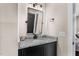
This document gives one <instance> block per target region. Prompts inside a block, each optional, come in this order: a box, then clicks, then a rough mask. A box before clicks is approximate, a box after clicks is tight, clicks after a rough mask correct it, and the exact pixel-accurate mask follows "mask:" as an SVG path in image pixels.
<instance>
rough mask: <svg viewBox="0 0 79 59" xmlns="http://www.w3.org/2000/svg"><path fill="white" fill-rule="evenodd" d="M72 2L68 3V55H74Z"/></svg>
mask: <svg viewBox="0 0 79 59" xmlns="http://www.w3.org/2000/svg"><path fill="white" fill-rule="evenodd" d="M73 8H74V6H73V3H70V4H68V55H69V56H75V49H74V48H75V45H73V44H72V43H73V42H74V13H73V12H74V11H73Z"/></svg>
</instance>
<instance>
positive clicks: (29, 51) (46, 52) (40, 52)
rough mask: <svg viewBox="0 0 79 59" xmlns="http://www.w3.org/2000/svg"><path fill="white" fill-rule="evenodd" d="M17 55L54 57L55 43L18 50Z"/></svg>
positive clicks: (55, 52) (55, 51) (55, 53)
mask: <svg viewBox="0 0 79 59" xmlns="http://www.w3.org/2000/svg"><path fill="white" fill-rule="evenodd" d="M18 55H19V56H56V55H57V42H52V43H47V44H42V45H38V46H33V47H29V48H23V49H19V50H18Z"/></svg>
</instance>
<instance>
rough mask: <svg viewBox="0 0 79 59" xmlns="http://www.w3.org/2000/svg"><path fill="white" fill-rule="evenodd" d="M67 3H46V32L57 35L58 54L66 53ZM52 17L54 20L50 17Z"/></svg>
mask: <svg viewBox="0 0 79 59" xmlns="http://www.w3.org/2000/svg"><path fill="white" fill-rule="evenodd" d="M67 13H68V11H67V4H65V3H61V4H60V3H57V4H56V3H52V4H51V3H48V4H46V21H47V24H46V25H47V30H46V34H47V35H49V36H56V37H58V51H57V52H58V55H67ZM52 18H54V19H55V20H54V22H51V19H52Z"/></svg>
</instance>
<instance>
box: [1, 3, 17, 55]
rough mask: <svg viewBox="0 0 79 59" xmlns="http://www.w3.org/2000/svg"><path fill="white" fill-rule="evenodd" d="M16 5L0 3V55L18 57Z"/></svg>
mask: <svg viewBox="0 0 79 59" xmlns="http://www.w3.org/2000/svg"><path fill="white" fill-rule="evenodd" d="M17 21H18V5H17V4H15V3H14V4H11V3H3V4H1V3H0V55H3V56H7V55H8V56H10V55H12V56H16V55H18V42H17V37H18V36H17V24H18V22H17Z"/></svg>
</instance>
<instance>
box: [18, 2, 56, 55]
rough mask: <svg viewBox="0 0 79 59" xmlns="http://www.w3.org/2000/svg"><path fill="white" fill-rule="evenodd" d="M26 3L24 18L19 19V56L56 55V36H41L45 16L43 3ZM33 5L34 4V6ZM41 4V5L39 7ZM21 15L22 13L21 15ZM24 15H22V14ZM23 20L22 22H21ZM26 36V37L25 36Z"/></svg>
mask: <svg viewBox="0 0 79 59" xmlns="http://www.w3.org/2000/svg"><path fill="white" fill-rule="evenodd" d="M31 5H32V6H31V7H29V4H28V5H26V12H27V13H26V15H27V16H26V17H25V20H23V19H21V18H19V19H20V24H23V25H19V26H20V27H19V30H20V33H19V37H20V40H19V41H20V42H19V48H18V55H19V56H56V55H57V38H56V37H49V36H42V35H45V34H42V33H43V27H44V25H43V24H44V22H45V21H44V17H45V4H35V3H34V4H31ZM34 5H35V6H34ZM41 6H42V7H41ZM21 16H22V15H21ZM23 16H24V15H23ZM22 22H23V23H22ZM25 36H26V37H25Z"/></svg>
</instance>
